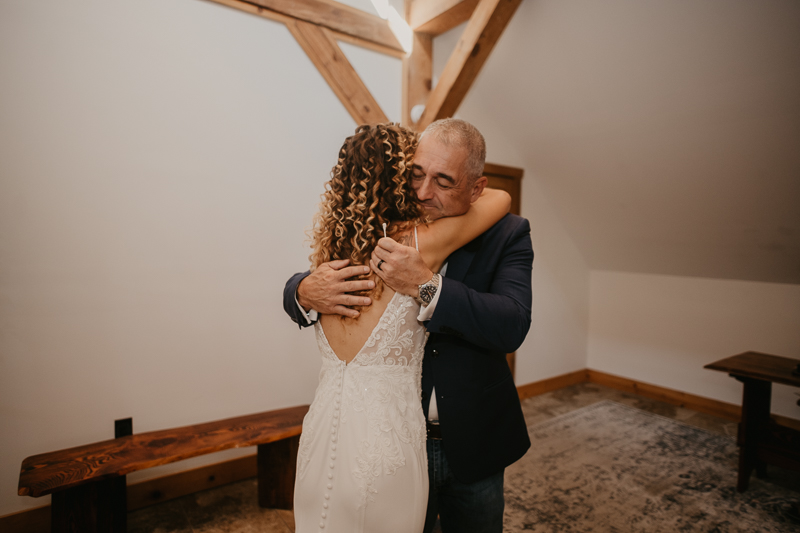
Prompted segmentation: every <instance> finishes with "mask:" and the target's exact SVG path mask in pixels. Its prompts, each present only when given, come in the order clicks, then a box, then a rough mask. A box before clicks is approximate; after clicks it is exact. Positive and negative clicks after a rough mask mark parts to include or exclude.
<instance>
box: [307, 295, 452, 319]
mask: <svg viewBox="0 0 800 533" xmlns="http://www.w3.org/2000/svg"><path fill="white" fill-rule="evenodd" d="M437 292H438V291H437ZM434 299H435V298H434ZM294 301H295V303H296V304H297V308H298V309H300V312H301V313H302V317H303V318H304V319H305V320H306V324H313V323H314V322H316V321H317V320H318V319H319V313H318V312H317V311H315V310H314V309H312V310H311V311H309V312H308V313H306V310H305V309H303V306H302V305H300V302H298V301H297V295H295V297H294ZM431 303H433V302H431Z"/></svg>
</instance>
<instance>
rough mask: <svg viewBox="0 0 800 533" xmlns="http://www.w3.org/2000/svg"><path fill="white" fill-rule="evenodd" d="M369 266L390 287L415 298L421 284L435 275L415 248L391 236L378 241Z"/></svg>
mask: <svg viewBox="0 0 800 533" xmlns="http://www.w3.org/2000/svg"><path fill="white" fill-rule="evenodd" d="M378 265H380V268H379V266H378ZM369 266H370V267H372V271H373V272H375V273H376V274H377V275H378V276H380V278H381V279H382V280H383V282H384V283H386V284H387V285H388V286H389V287H391V288H392V289H394V290H395V291H397V292H399V293H400V294H406V295H408V296H413V297H414V298H416V297H417V296H418V295H419V286H420V285H422V284H423V283H425V282H427V281H428V280H430V279H431V277H433V272H431V269H430V268H428V265H426V264H425V261H423V260H422V256H421V255H420V254H419V252H418V251H417V250H416V249H415V248H413V247H411V246H404V245H402V244H400V243H399V242H397V241H395V240H394V239H392V238H391V237H384V238H382V239H381V240H379V241H378V246H376V247H375V249H374V250H373V251H372V258H371V259H370V261H369Z"/></svg>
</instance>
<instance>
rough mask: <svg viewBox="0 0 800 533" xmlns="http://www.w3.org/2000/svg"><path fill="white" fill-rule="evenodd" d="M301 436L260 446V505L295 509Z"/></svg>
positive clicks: (271, 507)
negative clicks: (295, 478) (295, 482)
mask: <svg viewBox="0 0 800 533" xmlns="http://www.w3.org/2000/svg"><path fill="white" fill-rule="evenodd" d="M299 444H300V436H297V437H292V438H289V439H283V440H279V441H276V442H270V443H269V444H259V445H258V505H260V506H261V507H267V508H270V509H292V508H293V507H294V504H293V503H294V477H295V473H296V471H297V449H298V447H299Z"/></svg>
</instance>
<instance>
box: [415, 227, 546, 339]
mask: <svg viewBox="0 0 800 533" xmlns="http://www.w3.org/2000/svg"><path fill="white" fill-rule="evenodd" d="M519 220H521V221H522V222H521V223H520V224H519V225H518V226H517V227H516V228H514V229H513V230H512V231H511V232H510V234H509V235H508V237H507V240H506V241H505V242H503V243H502V244H501V245H499V249H495V250H493V251H492V253H493V254H494V255H495V256H496V262H494V271H493V272H491V275H490V276H485V277H487V279H486V280H485V281H484V280H482V279H481V275H480V274H476V275H474V276H473V279H470V274H469V273H468V274H467V276H466V277H465V278H464V281H463V282H462V281H456V280H453V279H448V278H447V277H444V278H443V280H442V293H441V297H440V299H439V302H438V304H437V306H436V311H434V313H433V317H432V318H431V320H430V321H429V322H428V323H427V329H428V331H430V332H432V333H433V332H435V333H443V334H448V335H455V336H457V337H460V338H462V339H464V340H466V341H468V342H470V343H472V344H474V345H476V346H479V347H481V348H484V349H486V350H490V351H493V352H503V353H509V352H513V351H514V350H516V349H517V348H519V347H520V346H521V345H522V341H524V340H525V336H526V335H527V334H528V330H529V329H530V325H531V305H532V301H533V296H532V287H531V273H532V270H533V246H532V245H531V237H530V223H529V222H528V221H527V220H525V219H519Z"/></svg>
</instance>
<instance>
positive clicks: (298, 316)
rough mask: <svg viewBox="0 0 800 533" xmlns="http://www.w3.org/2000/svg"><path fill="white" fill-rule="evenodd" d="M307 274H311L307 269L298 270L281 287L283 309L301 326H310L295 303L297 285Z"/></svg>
mask: <svg viewBox="0 0 800 533" xmlns="http://www.w3.org/2000/svg"><path fill="white" fill-rule="evenodd" d="M309 274H311V272H310V271H308V270H307V271H305V272H298V273H297V274H295V275H294V276H292V277H291V278H289V281H287V282H286V286H285V287H284V288H283V310H284V311H286V314H287V315H289V318H291V319H292V321H294V322H295V323H296V324H297V325H298V326H299V327H301V328H304V327H306V326H310V325H311V323H309V322H308V321H306V319H305V317H304V316H303V315H302V313H301V311H300V308H299V307H298V305H297V287H298V286H299V285H300V282H301V281H303V280H304V279H305V278H306V276H308V275H309Z"/></svg>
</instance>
